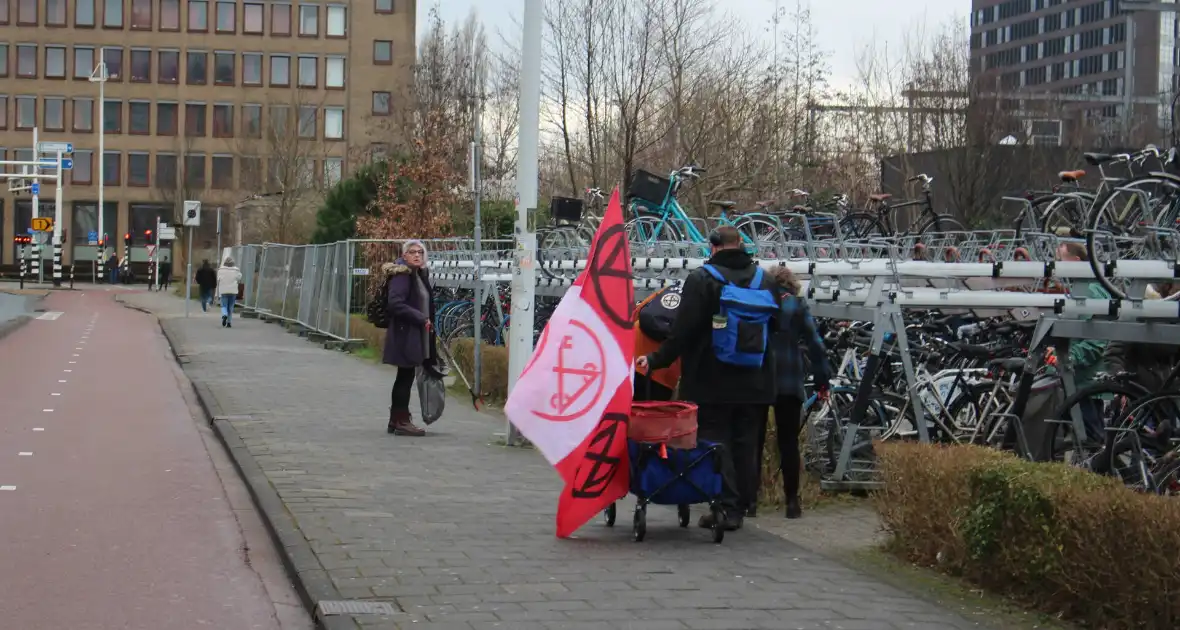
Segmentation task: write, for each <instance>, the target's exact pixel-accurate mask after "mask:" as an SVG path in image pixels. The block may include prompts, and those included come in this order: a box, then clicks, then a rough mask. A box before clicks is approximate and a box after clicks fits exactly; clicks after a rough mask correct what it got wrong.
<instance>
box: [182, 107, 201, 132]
mask: <svg viewBox="0 0 1180 630" xmlns="http://www.w3.org/2000/svg"><path fill="white" fill-rule="evenodd" d="M205 134H206V131H205V104H204V103H185V104H184V135H185V136H186V137H188V138H204V137H205Z"/></svg>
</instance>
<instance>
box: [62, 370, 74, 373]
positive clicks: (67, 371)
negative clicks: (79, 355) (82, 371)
mask: <svg viewBox="0 0 1180 630" xmlns="http://www.w3.org/2000/svg"><path fill="white" fill-rule="evenodd" d="M62 372H66V373H69V372H73V370H62Z"/></svg>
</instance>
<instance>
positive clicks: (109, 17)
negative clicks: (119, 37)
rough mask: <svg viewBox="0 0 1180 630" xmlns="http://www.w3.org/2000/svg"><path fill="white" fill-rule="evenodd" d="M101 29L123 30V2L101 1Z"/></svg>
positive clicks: (113, 0) (116, 0) (121, 0)
mask: <svg viewBox="0 0 1180 630" xmlns="http://www.w3.org/2000/svg"><path fill="white" fill-rule="evenodd" d="M102 27H103V28H123V0H103V8H102Z"/></svg>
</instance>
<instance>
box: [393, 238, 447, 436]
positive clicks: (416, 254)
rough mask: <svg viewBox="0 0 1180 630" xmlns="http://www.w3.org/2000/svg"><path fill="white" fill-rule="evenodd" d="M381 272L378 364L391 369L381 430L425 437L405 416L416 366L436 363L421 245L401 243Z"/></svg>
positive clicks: (429, 294) (417, 243) (410, 241)
mask: <svg viewBox="0 0 1180 630" xmlns="http://www.w3.org/2000/svg"><path fill="white" fill-rule="evenodd" d="M381 270H382V272H384V273H385V275H386V277H387V279H386V281H385V305H386V311H387V313H388V314H389V327H388V328H386V330H385V349H384V352H383V353H382V356H381V361H382V363H385V364H386V365H392V366H395V367H397V376H396V377H394V380H393V391H392V392H391V394H390V404H389V423H388V424H387V425H386V431H387V432H389V433H392V434H394V435H405V436H415V437H417V436H422V435H426V430H425V429H422V428H421V427H419V426H417V425H415V424H414V417H413V415H412V414H411V413H410V391H411V389H412V388H413V386H414V375H415V373H416V372H417V370H418V368H419V367H422V366H433V365H435V364H436V363H437V360H438V359H437V357H438V351H437V339H436V337H435V334H434V324H433V321H434V300H433V299H431V286H430V275H429V273H428V271H427V269H426V244H425V243H423V242H422V241H419V240H409V241H406V243H405V245H403V246H402V256H401V257H400V258H398V259H397V260H396V261H394V262H391V263H385V264H384V265H382V267H381Z"/></svg>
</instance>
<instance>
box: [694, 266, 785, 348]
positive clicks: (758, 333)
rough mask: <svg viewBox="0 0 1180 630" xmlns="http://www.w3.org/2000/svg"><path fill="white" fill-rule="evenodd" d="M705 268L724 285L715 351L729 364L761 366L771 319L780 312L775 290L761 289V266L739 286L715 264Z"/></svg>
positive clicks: (715, 323)
mask: <svg viewBox="0 0 1180 630" xmlns="http://www.w3.org/2000/svg"><path fill="white" fill-rule="evenodd" d="M704 268H705V271H707V272H709V275H711V276H713V277H714V278H716V279H717V280H718V281H719V282H720V283H721V284H722V287H721V312H720V313H718V314H717V315H715V316H714V317H713V353H714V354H716V355H717V360H718V361H720V362H721V363H725V364H727V365H733V366H736V367H745V368H760V367H762V362H763V360H764V359H765V358H766V350H767V348H768V347H769V342H770V319H771V318H772V317H774V315H775V314H776V313H777V312H778V309H779V305H778V301H776V300H775V299H774V293H773V292H771V291H770V290H768V289H763V288H762V268H761V267H759V268H758V270H757V271H755V272H754V279H753V280H751V281H750V286H749V287H740V286H738V285H736V284H734V283H732V282H730V281H729V280H727V279H726V278H725V276H723V275H721V272H720V271H717V268H716V267H714V266H713V265H705V266H704Z"/></svg>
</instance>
